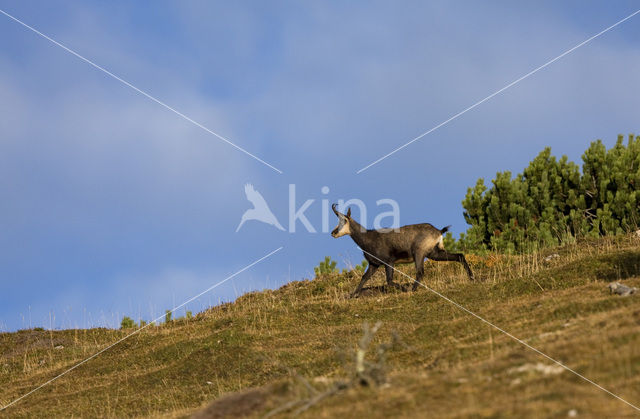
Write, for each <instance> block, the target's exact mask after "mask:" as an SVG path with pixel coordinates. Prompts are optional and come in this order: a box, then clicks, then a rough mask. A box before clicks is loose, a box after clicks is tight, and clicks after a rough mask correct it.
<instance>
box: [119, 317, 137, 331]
mask: <svg viewBox="0 0 640 419" xmlns="http://www.w3.org/2000/svg"><path fill="white" fill-rule="evenodd" d="M132 327H136V322H134V321H133V319H132V318H131V317H129V316H124V317H123V318H122V321H121V322H120V329H131V328H132Z"/></svg>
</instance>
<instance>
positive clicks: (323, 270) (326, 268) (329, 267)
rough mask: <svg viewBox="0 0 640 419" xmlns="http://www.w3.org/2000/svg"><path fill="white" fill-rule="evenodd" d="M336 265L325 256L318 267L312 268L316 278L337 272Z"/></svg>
mask: <svg viewBox="0 0 640 419" xmlns="http://www.w3.org/2000/svg"><path fill="white" fill-rule="evenodd" d="M336 265H337V263H336V261H335V260H331V257H330V256H325V257H324V260H323V261H322V262H320V264H318V266H316V267H315V268H313V271H314V272H315V273H316V277H319V276H321V275H327V274H331V273H334V272H338V268H336Z"/></svg>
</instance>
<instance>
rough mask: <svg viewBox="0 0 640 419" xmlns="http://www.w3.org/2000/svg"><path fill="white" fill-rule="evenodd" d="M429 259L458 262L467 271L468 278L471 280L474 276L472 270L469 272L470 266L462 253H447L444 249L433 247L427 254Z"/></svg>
mask: <svg viewBox="0 0 640 419" xmlns="http://www.w3.org/2000/svg"><path fill="white" fill-rule="evenodd" d="M427 257H428V258H429V259H432V260H438V261H451V262H459V263H461V264H462V266H464V269H465V271H467V275H469V280H470V281H473V280H474V279H475V277H474V276H473V272H471V268H470V267H469V264H468V263H467V259H465V257H464V255H463V254H462V253H449V252H447V251H446V250H444V249H440V248H437V247H436V248H435V249H433V250H432V251H431V253H429V254H428V255H427Z"/></svg>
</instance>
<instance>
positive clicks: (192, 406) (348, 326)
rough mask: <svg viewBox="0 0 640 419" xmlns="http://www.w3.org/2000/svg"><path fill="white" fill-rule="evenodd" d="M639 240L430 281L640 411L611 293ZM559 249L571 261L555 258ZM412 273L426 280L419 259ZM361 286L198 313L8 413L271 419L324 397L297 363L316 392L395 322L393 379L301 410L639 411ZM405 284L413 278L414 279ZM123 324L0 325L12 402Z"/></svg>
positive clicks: (472, 326) (470, 323)
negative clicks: (268, 417) (366, 331)
mask: <svg viewBox="0 0 640 419" xmlns="http://www.w3.org/2000/svg"><path fill="white" fill-rule="evenodd" d="M638 244H639V243H638V242H637V241H634V239H633V238H631V237H621V238H615V239H601V240H596V241H591V242H585V243H580V244H577V245H570V246H565V247H561V248H556V249H551V250H547V251H545V252H542V253H536V254H531V255H524V256H505V255H499V254H489V255H486V256H482V257H479V256H473V257H470V258H469V259H470V262H471V263H472V266H473V268H474V270H475V271H476V273H477V275H478V276H481V277H483V278H485V279H486V281H485V282H482V283H478V282H476V283H470V282H469V281H467V279H466V275H465V274H464V272H463V271H462V269H461V268H460V267H459V266H457V265H456V264H450V263H431V262H428V263H427V265H426V275H425V277H426V278H428V279H427V281H428V282H427V284H428V285H429V286H430V287H432V288H433V289H435V290H437V291H438V292H441V293H442V294H444V295H446V296H447V297H449V298H451V299H452V300H454V301H456V302H458V303H460V304H461V305H463V306H465V307H467V308H468V309H470V310H472V311H474V312H475V313H477V314H479V315H481V316H482V317H484V318H486V319H487V320H489V321H491V322H493V323H495V324H496V325H498V326H500V327H502V328H504V329H505V330H507V331H509V332H510V333H512V334H514V335H515V336H518V337H520V338H522V339H524V340H525V341H526V342H527V343H529V344H530V345H532V346H534V347H536V348H538V349H540V350H541V351H543V352H545V353H547V354H548V355H550V356H552V357H554V358H556V359H558V360H560V361H562V362H564V363H566V364H567V365H568V366H569V367H571V368H573V369H575V370H576V371H578V372H579V373H581V374H584V375H585V376H587V377H588V378H590V379H592V380H594V381H596V382H597V383H599V384H600V385H602V386H603V387H605V388H607V389H609V390H611V391H612V392H614V393H616V394H618V395H620V396H621V397H623V398H625V399H626V400H628V401H629V402H631V403H633V404H635V405H639V404H640V333H639V330H640V328H639V325H640V307H639V305H638V301H639V300H638V298H640V296H631V297H627V298H622V297H619V296H615V295H610V294H609V293H608V290H607V289H606V284H607V283H608V282H610V281H613V280H624V281H625V282H626V283H628V284H631V285H635V286H639V285H640V278H639V277H638V275H639V274H640V250H639V249H638ZM552 253H557V254H559V255H560V257H558V258H555V259H552V260H550V261H548V262H545V260H544V258H545V257H546V256H548V255H549V254H552ZM399 269H400V270H402V271H403V272H406V273H407V274H409V275H413V269H412V268H411V266H408V265H407V266H401V267H400V268H399ZM358 280H359V277H358V275H357V274H356V273H347V274H344V275H343V274H336V275H331V276H327V277H323V278H319V279H315V280H313V281H308V280H307V281H298V282H293V283H290V284H288V285H286V286H284V287H282V288H281V289H279V290H275V291H264V292H259V293H250V294H247V295H244V296H243V297H241V298H239V299H238V300H237V301H236V302H235V303H232V304H224V305H221V306H218V307H215V308H212V309H210V310H208V311H206V312H203V313H200V314H199V315H197V316H196V317H195V318H193V319H191V320H188V321H186V320H183V321H176V322H173V324H171V325H166V326H162V327H150V328H148V329H145V330H144V331H143V332H142V333H140V334H139V335H136V336H134V337H132V338H130V339H128V340H127V341H125V342H123V343H121V344H119V345H118V346H116V347H114V348H112V349H110V350H109V351H107V352H105V353H103V354H102V355H100V356H99V357H97V358H96V359H93V360H91V361H90V362H88V363H86V364H84V365H82V366H81V367H79V368H77V369H76V370H74V371H72V372H71V373H69V374H68V375H66V376H64V377H62V378H60V379H59V380H57V381H55V382H54V383H52V384H51V385H49V386H47V387H45V388H43V389H41V390H39V391H38V392H36V393H34V394H32V395H30V396H29V397H27V398H25V399H24V400H22V401H20V402H19V403H17V404H16V405H14V406H11V407H10V408H8V409H7V410H6V411H3V412H2V413H6V414H8V415H10V416H11V417H51V416H64V417H70V416H81V417H96V416H100V417H132V416H142V417H151V416H153V417H157V416H162V417H183V416H188V415H190V414H192V413H194V412H197V411H198V410H200V409H201V408H202V407H204V406H206V405H207V404H208V403H210V402H211V401H212V400H215V403H216V404H214V405H212V406H211V408H210V409H209V410H208V411H207V412H208V414H209V415H210V416H211V415H212V414H213V413H212V412H218V413H223V412H228V414H229V415H233V416H238V415H249V416H261V415H264V414H265V413H267V412H269V411H271V410H272V409H274V408H276V407H278V406H282V405H283V404H285V403H288V402H291V401H295V400H296V398H299V397H301V392H304V391H311V390H309V389H307V390H304V389H302V388H301V384H300V383H299V382H298V381H296V380H294V379H292V378H291V377H292V373H291V371H296V375H299V376H302V377H306V378H307V379H308V380H309V382H310V383H311V384H312V385H313V386H314V387H318V388H321V387H322V386H325V385H328V384H327V383H332V382H333V381H334V380H338V379H343V378H344V377H349V376H350V375H352V374H353V371H352V370H351V355H352V353H353V351H354V349H355V347H356V345H357V342H358V339H359V338H360V336H361V332H362V324H363V322H364V321H368V322H369V323H370V324H373V323H375V322H377V321H381V322H382V328H381V329H380V331H379V332H378V334H377V335H376V338H375V342H374V343H380V342H383V341H385V342H386V341H389V339H390V336H391V334H392V333H395V334H397V336H398V337H399V339H400V341H401V343H400V344H398V345H395V346H394V347H393V348H392V349H390V350H389V351H388V353H387V360H386V365H387V376H388V378H389V383H388V385H386V386H382V387H374V388H371V387H357V386H356V387H352V388H349V389H347V390H345V391H341V392H338V393H337V394H335V395H333V396H331V397H330V398H327V399H324V400H322V401H321V402H319V403H317V404H315V405H313V406H311V407H310V408H309V409H308V410H306V411H304V412H303V413H302V414H301V416H308V417H335V416H338V415H342V416H345V417H360V416H363V415H368V416H375V417H383V416H390V415H392V416H400V417H414V416H416V415H421V416H424V415H429V416H438V417H440V416H442V417H468V416H479V417H503V416H504V417H510V416H538V417H549V416H558V417H565V416H566V415H567V413H568V412H569V411H570V410H572V409H575V410H576V411H577V412H578V414H579V415H580V416H582V417H584V416H587V417H589V416H590V417H603V416H608V417H624V416H632V415H633V414H634V413H638V412H637V411H634V410H633V409H632V408H630V407H628V406H627V405H625V404H624V403H622V402H620V401H619V400H616V399H615V398H613V397H612V396H610V395H608V394H606V393H604V392H603V391H601V390H599V389H597V388H596V387H594V386H593V385H591V384H589V383H587V382H585V381H583V380H581V379H580V378H578V377H577V376H575V375H573V374H571V373H570V372H568V371H566V370H556V369H554V368H553V367H549V365H551V362H550V361H548V360H546V359H544V358H543V357H541V356H540V355H538V354H536V353H535V352H533V351H531V350H529V349H527V348H525V347H524V346H522V345H521V344H519V343H517V342H515V341H514V340H512V339H510V338H509V337H507V336H505V335H504V334H502V333H500V332H499V331H497V330H495V329H492V328H490V327H489V326H488V325H486V324H484V323H482V322H481V321H479V320H477V319H475V318H473V317H471V316H469V315H468V314H466V313H464V312H463V311H461V310H460V309H458V308H456V307H454V306H452V305H451V304H449V303H447V302H446V301H443V300H442V299H440V298H439V297H437V296H436V295H434V294H433V293H431V292H429V291H428V290H425V289H419V291H417V292H415V293H403V292H397V291H390V292H388V293H385V292H381V291H380V290H378V289H377V288H376V287H378V286H380V285H382V284H383V283H384V278H383V274H382V273H378V274H377V275H376V276H375V278H374V281H373V283H372V284H370V286H371V287H372V288H371V289H370V290H369V291H368V292H366V293H365V295H364V296H363V297H362V298H359V299H356V300H353V299H348V298H346V296H347V294H348V293H349V292H350V291H352V290H353V288H354V287H355V285H356V283H357V282H358ZM396 280H397V281H399V282H407V281H408V280H406V278H403V277H402V276H400V275H396ZM124 333H125V332H122V331H118V330H108V329H91V330H64V331H54V332H50V331H33V330H28V331H20V332H16V333H4V334H0V354H1V358H0V404H3V405H4V404H6V403H8V402H10V401H11V400H13V399H15V398H16V397H18V396H20V395H22V394H24V393H26V392H28V391H29V390H31V389H32V388H34V387H35V386H37V385H38V384H41V383H42V382H44V381H47V380H48V379H50V378H51V377H53V376H55V375H56V374H57V373H59V372H61V371H63V370H64V369H66V368H68V367H70V366H71V365H73V364H74V363H76V362H78V361H80V360H82V359H84V358H85V357H87V356H89V355H91V354H92V353H95V352H97V351H98V350H99V349H101V348H103V347H105V346H106V345H108V344H109V343H111V342H114V341H115V340H117V339H118V338H120V337H121V336H124ZM60 346H62V347H60ZM238 392H240V393H238ZM235 408H239V409H240V410H233V409H235ZM229 409H231V410H229ZM243 409H244V410H243ZM281 414H282V415H287V414H288V413H286V412H285V413H281Z"/></svg>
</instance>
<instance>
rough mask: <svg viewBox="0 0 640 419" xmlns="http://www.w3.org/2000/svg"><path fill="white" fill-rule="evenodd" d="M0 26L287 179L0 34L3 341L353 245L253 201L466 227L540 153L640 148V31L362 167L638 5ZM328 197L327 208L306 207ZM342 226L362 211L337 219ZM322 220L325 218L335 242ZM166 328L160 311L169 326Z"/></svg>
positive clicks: (608, 41) (221, 13) (627, 31)
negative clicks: (473, 199)
mask: <svg viewBox="0 0 640 419" xmlns="http://www.w3.org/2000/svg"><path fill="white" fill-rule="evenodd" d="M0 8H1V9H2V10H4V11H6V12H7V13H10V14H12V15H14V16H15V17H17V18H19V19H21V20H23V21H24V22H25V23H27V24H29V25H31V26H33V27H35V28H36V29H38V30H39V31H41V32H43V33H45V34H47V35H49V36H51V37H52V38H54V39H56V40H57V41H59V42H61V43H62V44H64V45H66V46H68V47H69V48H71V49H73V50H75V51H77V52H78V53H79V54H81V55H83V56H85V57H86V58H88V59H90V60H93V61H94V62H96V63H97V64H99V65H101V66H103V67H105V68H106V69H108V70H109V71H111V72H113V73H115V74H117V75H118V76H120V77H122V78H123V79H125V80H127V81H129V82H130V83H132V84H133V85H135V86H137V87H138V88H140V89H142V90H144V91H146V92H148V93H150V94H151V95H153V96H155V97H157V98H158V99H160V100H162V101H164V102H166V103H167V104H169V105H171V106H172V107H174V108H176V109H177V110H179V111H181V112H183V113H184V114H186V115H188V116H189V117H191V118H193V119H194V120H196V121H198V122H200V123H201V124H203V125H205V126H207V127H208V128H210V129H212V130H213V131H215V132H217V133H219V134H220V135H223V136H225V137H226V138H229V139H230V140H231V141H233V142H234V143H236V144H238V145H239V146H241V147H243V148H245V149H247V150H249V151H250V152H252V153H254V154H256V155H258V156H259V157H261V158H263V159H264V160H266V161H268V162H269V163H271V164H272V165H274V166H276V167H278V168H279V169H282V171H283V172H284V173H283V174H278V173H276V172H274V171H273V170H271V169H269V168H268V167H266V166H264V165H262V164H260V163H259V162H257V161H255V160H253V159H251V158H250V157H247V156H246V155H244V154H242V153H240V152H238V151H237V150H235V149H233V148H232V147H230V146H229V145H227V144H225V143H223V142H222V141H220V140H219V139H217V138H215V137H214V136H212V135H210V134H208V133H206V132H205V131H203V130H202V129H200V128H198V127H196V126H194V125H193V124H190V123H189V122H187V121H185V120H183V119H181V118H180V117H178V116H177V115H175V114H173V113H171V112H170V111H168V110H167V109H164V108H163V107H161V106H159V105H158V104H156V103H154V102H152V101H150V100H149V99H147V98H145V97H144V96H142V95H140V94H139V93H137V92H135V91H133V90H131V89H130V88H128V87H126V86H124V85H123V84H121V83H119V82H118V81H116V80H114V79H112V78H110V77H108V76H107V75H105V74H104V73H102V72H100V71H98V70H96V69H95V68H93V67H91V66H89V65H88V64H86V63H84V62H82V61H81V60H79V59H78V58H76V57H74V56H72V55H70V54H69V53H67V52H65V51H64V50H62V49H61V48H59V47H56V46H55V45H53V44H51V43H50V42H48V41H46V40H45V39H43V38H41V37H39V36H37V35H36V34H34V33H33V32H30V31H28V30H27V29H25V28H24V27H22V26H20V25H18V24H16V23H15V22H13V21H11V20H10V19H9V18H7V17H6V16H3V15H0V296H1V301H2V305H1V306H0V330H15V329H19V328H25V327H29V325H30V324H31V325H32V326H45V327H49V326H53V327H55V328H67V327H88V326H100V325H107V326H117V324H118V323H119V319H120V318H121V317H122V315H129V316H131V317H134V318H136V319H137V318H138V317H140V316H141V317H143V318H146V319H149V318H152V317H153V316H158V315H160V314H161V313H163V312H164V310H165V309H167V308H171V307H172V306H174V305H177V304H180V303H181V302H182V301H184V300H186V299H188V298H189V297H191V296H193V295H195V294H197V293H199V292H200V291H202V290H204V289H206V288H208V287H210V286H211V285H213V284H215V283H216V282H218V281H219V280H221V279H223V278H225V277H227V276H228V275H230V274H232V273H234V272H235V271H237V270H239V269H241V268H242V267H244V266H246V265H247V264H249V263H251V262H252V261H254V260H256V259H258V258H260V257H262V256H263V255H265V254H267V253H269V252H270V251H272V250H274V249H276V248H278V247H280V246H283V247H284V248H283V250H282V251H280V252H278V253H277V254H276V255H274V256H273V257H271V258H269V259H268V260H266V261H264V262H262V263H261V264H260V265H257V266H255V267H253V268H252V269H250V270H248V271H246V272H244V273H242V274H240V275H238V276H237V277H235V278H234V279H233V280H231V281H229V282H227V283H225V284H224V285H223V286H221V287H219V288H217V289H215V290H214V291H212V292H211V293H209V294H207V295H205V296H203V297H202V298H200V299H198V300H197V301H194V302H193V303H191V304H189V305H188V307H187V308H188V309H191V310H193V311H199V310H201V309H202V308H203V307H205V306H207V305H209V304H214V303H216V302H218V301H223V300H231V299H233V298H235V297H236V296H237V295H239V294H241V293H243V292H246V291H248V290H252V289H262V288H264V287H270V288H273V287H277V286H279V285H282V284H284V283H286V282H287V281H289V280H296V279H301V278H304V277H310V276H312V272H313V266H315V265H316V264H317V262H318V261H319V260H321V259H322V258H323V257H324V256H325V255H330V256H332V257H333V258H334V259H336V260H338V261H339V262H340V264H341V265H342V266H344V263H345V261H347V260H351V261H353V262H359V261H360V260H361V259H362V257H361V255H360V254H359V253H358V251H357V250H356V249H355V246H354V244H353V243H352V242H351V240H349V239H348V238H342V239H338V240H336V239H333V238H331V237H330V236H329V235H328V234H318V233H316V234H311V233H307V232H305V231H304V229H303V228H302V226H301V225H300V224H298V227H297V232H296V233H295V234H291V233H288V232H281V231H278V230H276V229H275V228H273V227H270V226H268V225H264V224H260V223H258V222H255V221H254V222H248V223H247V224H245V226H243V228H242V229H241V230H240V231H239V232H238V233H236V232H235V229H236V227H237V225H238V223H239V221H240V217H241V215H242V213H243V212H244V211H245V210H246V209H248V208H250V204H249V202H247V200H246V199H245V196H244V184H245V183H247V182H249V183H252V184H253V185H255V187H256V189H257V190H259V191H260V192H261V193H262V194H263V195H264V197H265V199H266V200H267V201H268V203H269V205H270V206H271V209H272V210H273V212H274V213H275V214H276V215H277V217H278V218H279V219H280V222H281V223H283V224H284V225H285V226H287V218H288V185H289V184H292V183H293V184H296V188H297V197H298V201H299V203H298V205H300V203H301V202H302V201H304V200H306V199H315V202H314V203H313V204H312V206H311V207H310V210H309V211H307V213H306V215H307V217H308V218H309V219H310V221H311V222H312V223H313V224H314V225H316V226H319V225H320V218H321V210H320V209H321V205H320V200H321V199H323V198H324V199H330V200H331V201H332V202H334V201H337V200H338V199H340V198H342V199H349V198H359V199H362V200H363V201H364V202H365V203H366V204H367V205H368V208H369V211H370V214H369V223H371V220H372V219H373V215H375V214H376V211H377V207H376V205H375V202H376V200H378V199H382V198H391V199H395V200H396V201H397V202H398V203H399V205H400V208H401V223H402V224H410V223H417V222H430V223H432V224H434V225H436V226H444V225H448V224H453V231H454V232H455V233H456V234H458V233H460V232H462V231H464V230H465V229H466V227H467V226H466V225H465V222H464V219H463V217H462V207H461V204H460V202H461V200H462V199H463V197H464V194H465V192H466V189H467V187H469V186H472V185H473V184H475V181H476V179H477V178H479V177H484V178H485V179H491V178H492V177H493V176H494V175H495V172H496V171H503V170H511V171H513V172H514V173H516V172H519V171H521V170H522V168H523V167H525V166H526V164H527V163H528V162H529V161H530V160H531V159H532V158H533V157H534V156H535V155H536V154H537V153H538V152H539V151H540V150H542V149H543V148H544V147H545V146H551V147H552V149H553V152H554V153H555V154H556V155H561V154H567V155H568V156H569V157H570V158H571V159H572V160H574V161H579V159H580V155H581V154H582V152H583V151H584V149H586V147H587V146H588V144H589V142H590V141H593V140H595V139H598V138H601V139H603V140H604V142H605V143H606V144H607V145H609V146H610V145H612V144H613V142H614V141H615V138H616V135H617V134H619V133H623V134H628V133H640V129H639V128H640V127H639V125H640V121H639V120H638V115H639V114H640V113H639V111H640V109H639V105H638V97H640V79H639V78H638V76H637V74H638V71H637V69H638V68H640V42H638V41H639V40H640V20H639V19H640V15H638V16H636V17H634V18H632V19H630V20H629V21H627V22H625V23H624V24H622V25H620V26H619V27H617V28H615V29H613V30H612V31H610V32H608V33H606V34H605V35H603V36H601V37H600V38H598V39H596V40H594V41H593V42H591V43H590V44H588V45H585V46H584V47H582V48H580V49H578V50H576V51H574V52H573V53H571V54H570V55H568V56H566V57H564V58H562V59H561V60H559V61H557V62H555V63H553V64H552V65H550V66H549V67H547V68H545V69H543V70H541V71H540V72H538V73H536V74H535V75H533V76H532V77H530V78H528V79H526V80H524V81H522V82H521V83H519V84H517V85H516V86H514V87H512V88H511V89H509V90H507V91H505V92H503V93H502V94H500V95H498V96H496V97H494V98H493V99H491V100H489V101H487V102H486V103H484V104H482V105H480V106H479V107H477V108H476V109H473V110H472V111H470V112H468V113H466V114H464V115H463V116H461V117H460V118H458V119H456V120H454V121H453V122H451V123H449V124H447V125H446V126H444V127H442V128H440V129H439V130H437V131H435V132H433V133H432V134H430V135H428V136H426V137H425V138H423V139H422V140H420V141H418V142H416V143H414V144H412V145H411V146H409V147H407V148H406V149H404V150H402V151H400V152H398V153H397V154H394V155H393V156H391V157H389V158H388V159H386V160H384V161H383V162H381V163H379V164H377V165H375V166H373V167H371V168H370V169H368V170H367V171H365V172H363V173H361V174H356V171H357V170H359V169H360V168H362V167H364V166H365V165H367V164H368V163H370V162H371V161H373V160H375V159H377V158H379V157H381V156H382V155H384V154H386V153H388V152H390V151H391V150H393V149H395V148H396V147H398V146H400V145H402V144H404V143H406V142H407V141H409V140H410V139H412V138H414V137H415V136H417V135H419V134H421V133H422V132H424V131H427V130H428V129H430V128H432V127H433V126H435V125H437V124H439V123H440V122H442V121H443V120H446V119H447V118H449V117H450V116H452V115H453V114H455V113H457V112H459V111H461V110H462V109H464V108H466V107H467V106H469V105H471V104H473V103H475V102H476V101H478V100H480V99H482V98H484V97H486V96H487V95H489V94H490V93H492V92H494V91H496V90H498V89H500V88H502V87H503V86H505V85H506V84H508V83H510V82H511V81H513V80H515V79H517V78H518V77H520V76H521V75H523V74H526V73H527V72H529V71H531V70H532V69H534V68H535V67H537V66H539V65H541V64H543V63H545V62H546V61H548V60H550V59H552V58H554V57H556V56H557V55H559V54H561V53H562V52H564V51H565V50H567V49H569V48H571V47H573V46H574V45H576V44H578V43H580V42H582V41H584V40H585V39H587V38H589V37H590V36H592V35H594V34H595V33H597V32H599V31H600V30H602V29H604V28H605V27H607V26H609V25H611V24H613V23H615V22H616V21H618V20H620V19H622V18H623V17H625V16H627V15H629V14H630V13H632V12H634V11H635V10H636V9H637V3H634V2H630V1H628V2H623V1H621V2H615V3H611V2H583V1H568V2H551V1H550V2H538V3H536V4H535V5H533V4H531V5H524V6H522V5H519V4H514V3H513V2H507V1H504V2H482V3H481V2H429V3H427V2H402V3H401V4H398V3H397V2H371V3H367V5H366V6H363V5H361V4H356V3H344V2H324V3H300V2H293V1H292V2H270V3H268V4H267V3H264V2H218V3H213V2H196V1H191V2H137V3H135V4H134V3H132V2H117V1H112V2H75V1H52V2H49V1H47V2H44V1H41V2H38V1H33V2H17V1H0ZM323 186H328V187H329V188H330V192H329V193H328V194H327V195H323V194H321V192H320V190H321V188H322V187H323ZM354 215H355V216H356V217H357V212H356V213H355V214H354ZM333 224H334V217H333V215H332V216H331V225H332V226H333ZM180 314H181V312H178V315H180Z"/></svg>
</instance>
